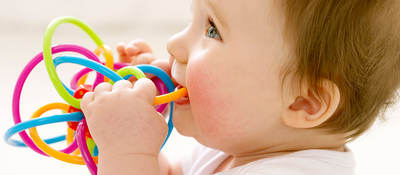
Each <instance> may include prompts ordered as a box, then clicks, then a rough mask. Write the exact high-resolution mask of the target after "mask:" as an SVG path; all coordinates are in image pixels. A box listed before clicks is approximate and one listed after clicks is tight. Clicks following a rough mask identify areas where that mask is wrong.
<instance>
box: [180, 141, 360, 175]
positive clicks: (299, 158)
mask: <svg viewBox="0 0 400 175" xmlns="http://www.w3.org/2000/svg"><path fill="white" fill-rule="evenodd" d="M227 157H228V155H227V154H225V153H224V152H221V151H218V150H215V149H211V148H208V147H205V146H202V145H200V144H199V146H197V147H196V148H195V149H194V151H193V153H192V155H191V156H188V157H185V158H184V159H183V161H182V170H183V174H184V175H210V174H213V172H214V171H215V169H216V168H217V167H218V166H219V165H220V164H221V163H222V161H224V160H225V159H226V158H227ZM354 167H355V160H354V156H353V153H352V152H351V150H350V149H349V148H348V147H347V146H345V152H339V151H330V150H322V149H310V150H303V151H297V152H294V153H289V154H286V155H282V156H276V157H271V158H265V159H260V160H257V161H254V162H250V163H248V164H245V165H242V166H238V167H235V168H232V169H229V170H226V171H223V172H219V173H216V175H228V174H229V175H239V174H240V175H261V174H263V175H264V174H265V175H353V174H354Z"/></svg>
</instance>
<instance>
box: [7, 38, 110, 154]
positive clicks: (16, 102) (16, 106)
mask: <svg viewBox="0 0 400 175" xmlns="http://www.w3.org/2000/svg"><path fill="white" fill-rule="evenodd" d="M51 51H52V53H59V52H65V51H67V52H76V53H79V54H81V55H83V56H85V57H87V58H89V59H92V60H94V61H97V62H100V60H99V59H98V58H97V56H96V55H95V54H94V53H93V52H91V51H90V50H88V49H86V48H83V47H80V46H78V45H73V44H62V45H56V46H53V47H52V50H51ZM42 60H43V52H40V53H39V54H37V55H36V56H35V57H33V58H32V60H31V61H29V63H28V64H27V65H26V66H25V67H24V69H23V70H22V72H21V74H20V75H19V77H18V80H17V83H16V84H15V87H14V92H13V101H12V113H13V120H14V123H15V124H18V123H21V114H20V111H19V110H20V100H21V91H22V88H23V86H24V83H25V81H26V79H27V78H28V76H29V74H30V72H31V71H32V70H33V69H34V68H35V67H36V65H37V64H39V63H40V62H41V61H42ZM100 75H101V74H100ZM98 77H99V76H98ZM102 77H103V75H101V79H103V78H102ZM18 134H19V136H20V137H21V139H22V141H23V142H24V143H25V144H26V146H28V147H29V148H31V149H32V150H33V151H35V152H37V153H39V154H42V155H45V156H48V155H47V154H46V153H44V152H43V151H42V150H40V149H39V148H38V147H37V146H36V145H35V143H33V141H32V139H31V138H30V137H29V136H28V134H27V133H26V132H25V131H21V132H20V133H18Z"/></svg>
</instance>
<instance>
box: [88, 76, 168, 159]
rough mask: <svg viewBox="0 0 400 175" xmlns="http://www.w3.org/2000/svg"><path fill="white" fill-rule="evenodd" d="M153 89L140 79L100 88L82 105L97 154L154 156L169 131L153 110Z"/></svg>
mask: <svg viewBox="0 0 400 175" xmlns="http://www.w3.org/2000/svg"><path fill="white" fill-rule="evenodd" d="M155 96H156V87H155V85H154V83H153V82H152V81H151V80H149V79H147V78H142V79H140V80H137V81H136V83H135V84H134V85H133V87H132V83H131V82H129V81H126V80H121V81H118V82H116V83H115V84H114V85H111V84H110V83H101V84H99V85H98V86H97V87H96V88H95V90H94V92H88V93H86V94H85V95H84V97H83V98H82V101H81V109H82V111H83V113H84V114H85V117H86V121H87V124H88V127H89V130H90V133H91V135H92V137H93V140H94V141H95V142H96V144H97V146H98V148H99V153H100V154H108V155H110V154H111V155H116V156H122V155H126V154H130V155H135V154H141V155H143V154H145V155H151V156H157V155H158V153H159V150H160V148H161V145H162V143H163V141H164V139H165V138H166V136H167V132H168V127H167V124H166V122H165V121H164V119H163V117H162V115H161V114H160V113H158V112H157V111H156V110H155V108H154V106H153V102H154V98H155Z"/></svg>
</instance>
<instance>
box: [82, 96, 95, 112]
mask: <svg viewBox="0 0 400 175" xmlns="http://www.w3.org/2000/svg"><path fill="white" fill-rule="evenodd" d="M93 100H94V94H93V92H87V93H86V94H85V95H83V97H82V100H81V109H82V110H85V109H86V107H87V106H88V105H89V103H90V102H92V101H93Z"/></svg>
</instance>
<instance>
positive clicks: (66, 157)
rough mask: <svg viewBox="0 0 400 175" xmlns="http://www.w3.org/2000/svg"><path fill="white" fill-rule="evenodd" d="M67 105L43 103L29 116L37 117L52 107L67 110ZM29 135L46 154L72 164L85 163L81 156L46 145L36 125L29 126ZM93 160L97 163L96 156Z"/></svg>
mask: <svg viewBox="0 0 400 175" xmlns="http://www.w3.org/2000/svg"><path fill="white" fill-rule="evenodd" d="M68 108H69V105H67V104H64V103H50V104H48V105H45V106H43V107H41V108H40V109H38V110H37V111H36V112H35V113H33V115H32V116H31V118H32V119H33V118H38V117H40V115H42V114H43V113H45V112H47V111H49V110H53V109H61V110H63V111H68ZM29 135H30V136H31V137H32V140H33V142H34V143H35V144H36V146H38V147H39V148H40V149H41V150H42V151H43V152H45V153H46V154H47V155H49V156H51V157H54V158H56V159H58V160H61V161H64V162H68V163H72V164H78V165H85V162H84V161H83V159H82V157H80V156H73V155H69V154H66V153H63V152H60V151H57V150H55V149H53V148H51V147H50V146H49V145H47V144H46V143H45V142H44V141H43V140H42V139H41V138H40V137H39V134H38V132H37V130H36V127H33V128H29ZM93 160H94V162H95V163H96V164H97V162H98V157H97V156H96V157H94V158H93Z"/></svg>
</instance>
